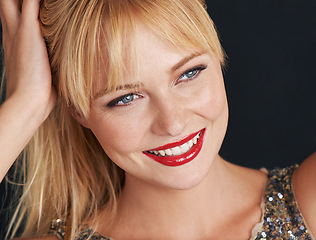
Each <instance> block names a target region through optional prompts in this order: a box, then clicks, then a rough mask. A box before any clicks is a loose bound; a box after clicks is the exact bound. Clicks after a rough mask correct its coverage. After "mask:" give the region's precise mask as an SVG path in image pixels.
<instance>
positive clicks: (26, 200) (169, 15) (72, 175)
mask: <svg viewBox="0 0 316 240" xmlns="http://www.w3.org/2000/svg"><path fill="white" fill-rule="evenodd" d="M40 22H41V26H42V31H43V35H44V38H45V40H46V43H47V47H48V53H49V59H50V64H51V70H52V76H53V85H54V86H55V87H56V89H57V92H58V102H57V105H56V107H55V108H54V110H53V112H52V113H51V115H50V116H49V118H48V119H47V120H46V121H45V122H44V124H43V125H42V126H41V127H40V128H39V130H38V131H37V132H36V134H35V136H34V137H33V139H32V141H31V142H30V143H29V145H28V147H27V148H26V149H25V155H26V156H27V160H26V161H24V167H20V168H21V169H26V171H27V172H26V173H25V175H24V177H25V183H23V188H24V189H23V195H22V197H21V198H20V201H19V205H18V208H17V210H16V212H15V215H14V217H13V219H12V222H11V225H10V229H11V232H12V233H13V235H14V234H15V233H16V232H17V229H18V228H19V227H20V226H21V225H23V236H34V235H41V234H46V233H47V232H48V230H49V226H50V221H51V220H52V219H53V218H63V219H67V220H68V226H69V229H70V231H69V232H67V238H69V239H74V236H75V235H76V233H77V231H78V226H79V224H80V223H83V222H85V221H86V220H87V219H91V218H92V219H93V218H94V217H95V216H96V215H97V213H99V212H100V211H101V208H102V209H105V211H104V212H105V213H106V216H105V217H106V220H107V221H108V224H110V223H111V221H112V220H113V218H114V217H115V214H116V198H117V197H118V196H119V193H120V188H121V186H122V184H123V182H124V178H123V171H122V170H121V169H119V168H118V167H117V166H116V165H115V164H114V163H113V162H112V161H111V160H110V159H109V158H108V157H107V155H106V153H105V152H104V151H103V149H102V147H101V146H100V144H99V143H98V141H97V140H96V138H95V137H94V135H93V134H92V132H91V131H90V130H89V129H86V128H84V127H83V126H81V125H80V124H79V123H78V122H77V121H76V120H74V119H73V117H72V116H71V115H70V113H69V109H68V108H69V107H70V108H73V109H75V110H76V111H77V112H78V113H79V114H82V115H83V116H87V114H88V113H89V109H90V104H91V99H92V98H93V87H94V85H95V84H94V82H95V76H96V74H98V69H100V68H101V67H105V68H106V81H107V88H108V89H112V88H115V86H116V85H117V84H118V83H119V81H120V79H121V78H122V72H123V70H124V69H126V66H125V64H126V62H127V60H126V58H132V59H136V58H137V47H136V44H134V45H133V43H134V40H135V36H136V35H137V32H136V28H135V26H136V25H137V23H140V22H141V23H142V24H144V25H146V26H148V27H149V28H150V29H152V31H153V32H154V33H155V34H157V35H158V36H160V37H161V38H164V39H166V40H167V41H169V42H170V43H171V44H173V45H175V46H176V47H179V48H186V49H188V48H189V49H200V50H203V51H207V52H209V53H211V54H214V55H215V56H216V57H217V58H218V59H219V60H220V61H221V63H224V54H223V51H222V48H221V45H220V42H219V40H218V37H217V33H216V30H215V28H214V26H213V22H212V20H211V19H210V17H209V16H208V14H207V12H206V10H205V5H204V1H202V0H163V1H162V0H80V1H79V0H68V1H64V0H54V1H52V0H44V1H42V2H41V8H40ZM131 43H132V47H128V46H127V45H128V44H131ZM126 51H129V52H128V53H126ZM128 62H133V61H128ZM136 62H137V61H136ZM133 67H135V68H137V67H136V65H135V66H132V68H133ZM13 223H16V224H13Z"/></svg>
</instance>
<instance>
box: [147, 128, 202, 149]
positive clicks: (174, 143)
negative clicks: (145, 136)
mask: <svg viewBox="0 0 316 240" xmlns="http://www.w3.org/2000/svg"><path fill="white" fill-rule="evenodd" d="M202 131H203V129H202V130H199V131H197V132H195V133H192V134H190V135H188V136H186V137H184V138H182V139H181V140H179V141H176V142H172V143H168V144H165V145H163V146H160V147H157V148H154V149H150V150H147V152H149V151H159V150H165V149H169V148H174V147H178V146H181V145H182V144H184V143H186V142H188V141H190V140H191V139H192V138H194V137H195V136H196V135H197V134H198V133H200V132H202Z"/></svg>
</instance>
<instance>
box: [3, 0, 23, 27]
mask: <svg viewBox="0 0 316 240" xmlns="http://www.w3.org/2000/svg"><path fill="white" fill-rule="evenodd" d="M20 15H21V14H20V8H19V0H0V18H1V23H2V28H3V31H4V32H7V31H9V32H13V31H15V30H16V29H17V28H18V26H19V21H20Z"/></svg>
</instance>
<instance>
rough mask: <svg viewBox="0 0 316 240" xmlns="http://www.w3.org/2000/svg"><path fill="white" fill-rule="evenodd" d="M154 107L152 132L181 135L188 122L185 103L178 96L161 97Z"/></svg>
mask: <svg viewBox="0 0 316 240" xmlns="http://www.w3.org/2000/svg"><path fill="white" fill-rule="evenodd" d="M160 99H163V100H161V101H158V102H157V103H156V104H155V107H154V108H153V111H154V112H153V114H154V119H153V122H152V126H151V129H152V132H153V133H154V134H156V135H170V136H179V135H181V133H183V130H184V129H185V126H186V124H187V122H188V116H187V114H186V108H185V103H184V102H182V101H181V99H179V98H177V97H176V96H175V97H173V98H168V99H167V98H160Z"/></svg>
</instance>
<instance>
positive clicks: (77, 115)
mask: <svg viewBox="0 0 316 240" xmlns="http://www.w3.org/2000/svg"><path fill="white" fill-rule="evenodd" d="M68 111H69V113H70V114H71V116H72V117H73V118H74V119H76V120H77V121H78V122H79V123H80V124H81V125H82V126H84V127H85V128H89V127H88V123H87V119H86V118H85V116H83V115H82V114H81V113H79V112H78V111H77V110H76V108H75V107H74V106H73V105H70V106H68Z"/></svg>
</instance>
